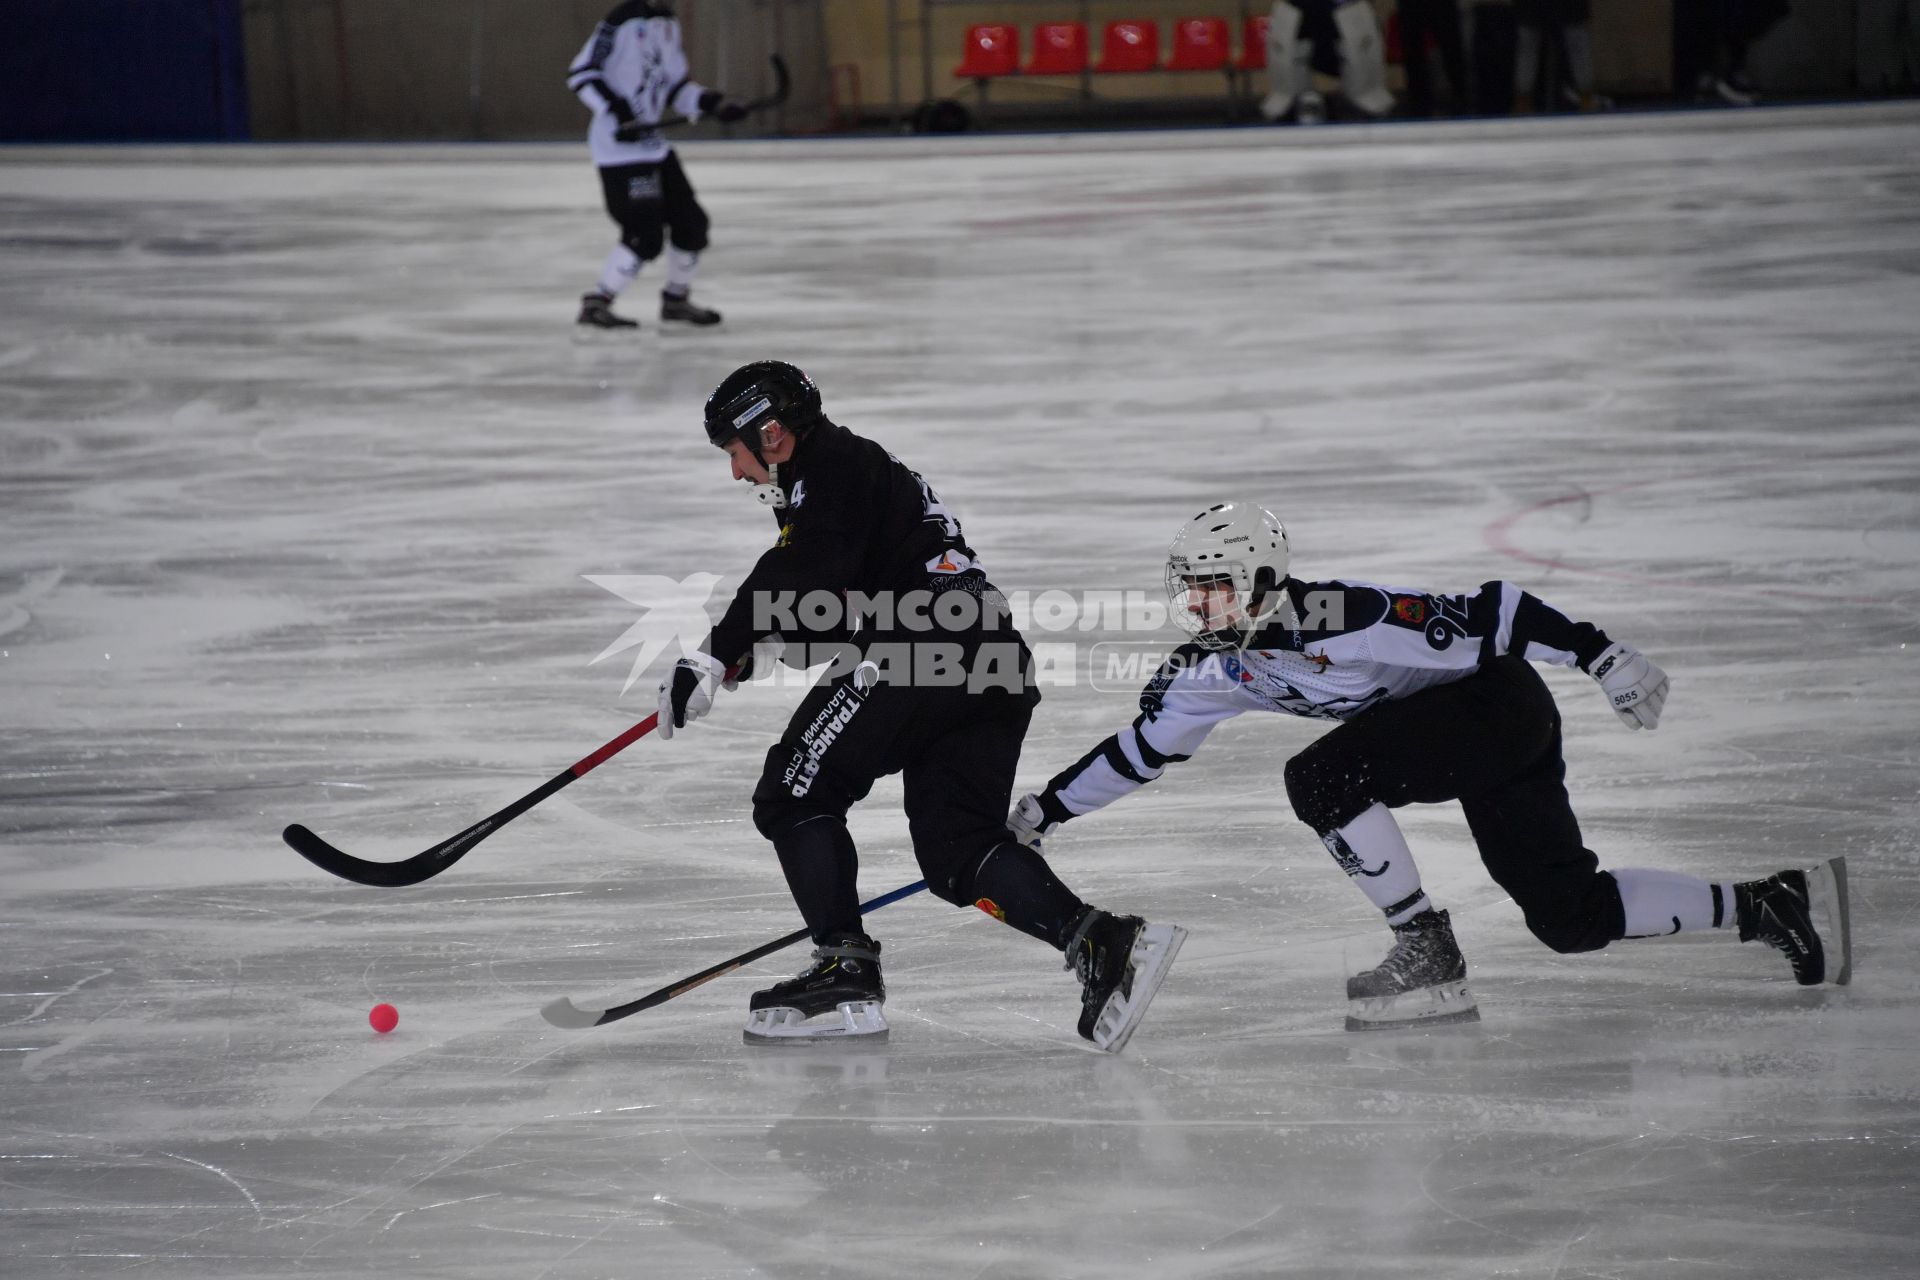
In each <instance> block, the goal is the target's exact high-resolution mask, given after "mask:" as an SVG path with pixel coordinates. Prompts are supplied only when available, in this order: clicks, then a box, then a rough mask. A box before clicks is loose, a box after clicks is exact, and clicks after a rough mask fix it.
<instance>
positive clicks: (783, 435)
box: [722, 422, 798, 484]
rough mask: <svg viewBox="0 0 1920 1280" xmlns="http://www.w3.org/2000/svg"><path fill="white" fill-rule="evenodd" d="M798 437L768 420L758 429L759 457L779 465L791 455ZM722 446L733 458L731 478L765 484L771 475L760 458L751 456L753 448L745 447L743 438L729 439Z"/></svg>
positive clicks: (789, 458) (790, 457)
mask: <svg viewBox="0 0 1920 1280" xmlns="http://www.w3.org/2000/svg"><path fill="white" fill-rule="evenodd" d="M797 440H798V437H796V436H793V435H790V434H788V432H787V430H786V429H785V428H784V427H782V426H781V425H780V424H779V423H778V422H768V423H767V424H766V426H764V427H762V428H761V429H760V457H761V458H765V459H766V460H767V462H769V463H771V464H772V465H774V466H776V467H777V466H779V465H780V464H781V463H783V462H787V461H789V460H791V459H792V457H793V450H794V447H795V445H796V443H797ZM722 448H724V449H726V451H727V456H728V457H729V458H731V459H733V478H734V479H735V480H745V481H747V482H748V483H750V484H765V483H767V481H768V480H770V479H772V477H771V476H770V475H769V474H768V473H767V468H766V466H765V465H764V464H762V463H761V461H760V458H756V457H754V456H753V450H751V449H749V448H747V445H746V442H745V441H744V440H737V439H736V440H729V441H727V443H726V444H725V445H723V446H722Z"/></svg>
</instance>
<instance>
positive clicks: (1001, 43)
mask: <svg viewBox="0 0 1920 1280" xmlns="http://www.w3.org/2000/svg"><path fill="white" fill-rule="evenodd" d="M1019 72H1020V33H1019V32H1018V31H1017V30H1016V29H1015V28H1013V27H1008V26H1001V25H998V24H992V25H980V26H972V27H968V28H967V40H966V45H965V53H964V54H963V55H962V56H961V59H960V65H959V66H957V67H955V68H954V69H953V74H954V76H955V78H957V79H960V80H989V79H992V78H993V77H995V76H1011V75H1018V74H1019ZM983 87H984V86H983Z"/></svg>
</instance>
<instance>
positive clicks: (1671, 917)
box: [1612, 867, 1734, 938]
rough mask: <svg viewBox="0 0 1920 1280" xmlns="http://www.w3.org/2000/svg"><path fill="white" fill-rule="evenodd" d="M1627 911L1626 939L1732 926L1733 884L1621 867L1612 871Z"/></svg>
mask: <svg viewBox="0 0 1920 1280" xmlns="http://www.w3.org/2000/svg"><path fill="white" fill-rule="evenodd" d="M1612 875H1613V879H1614V882H1615V883H1616V884H1618V885H1619V886H1620V905H1621V906H1623V907H1625V908H1626V910H1627V936H1628V937H1629V938H1661V937H1665V936H1667V935H1668V934H1673V933H1682V932H1686V931H1690V930H1698V929H1730V928H1732V927H1733V924H1734V919H1733V885H1732V884H1731V883H1727V884H1710V883H1708V882H1707V881H1705V880H1701V879H1698V878H1697V877H1694V876H1683V875H1681V874H1680V873H1679V872H1677V871H1650V870H1648V869H1647V868H1645V867H1620V868H1615V869H1614V870H1613V871H1612Z"/></svg>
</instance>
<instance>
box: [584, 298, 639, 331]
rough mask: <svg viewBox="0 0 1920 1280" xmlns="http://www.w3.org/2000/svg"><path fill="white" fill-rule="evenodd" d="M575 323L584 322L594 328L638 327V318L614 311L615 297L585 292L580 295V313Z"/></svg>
mask: <svg viewBox="0 0 1920 1280" xmlns="http://www.w3.org/2000/svg"><path fill="white" fill-rule="evenodd" d="M574 323H575V324H583V325H586V326H588V327H589V328H593V329H638V328H639V327H640V322H639V321H638V320H629V319H627V318H626V317H625V316H617V315H615V314H614V313H613V299H612V298H609V297H608V296H607V295H606V294H604V293H583V294H581V295H580V314H579V315H578V316H577V317H575V319H574Z"/></svg>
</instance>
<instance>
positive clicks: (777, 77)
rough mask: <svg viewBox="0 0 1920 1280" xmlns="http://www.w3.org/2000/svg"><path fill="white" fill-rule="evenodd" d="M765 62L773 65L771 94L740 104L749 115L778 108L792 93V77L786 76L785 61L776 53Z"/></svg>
mask: <svg viewBox="0 0 1920 1280" xmlns="http://www.w3.org/2000/svg"><path fill="white" fill-rule="evenodd" d="M767 61H768V62H771V63H772V64H773V92H772V93H769V94H766V95H764V96H762V97H758V98H753V99H751V100H749V101H747V102H743V103H741V104H740V105H741V106H742V107H743V108H745V109H746V111H747V113H748V114H749V115H751V114H752V113H753V112H755V111H765V110H766V109H767V108H768V107H777V106H779V105H780V104H781V103H783V102H785V101H786V100H787V95H788V94H789V93H791V92H793V77H792V76H790V75H788V74H787V60H786V59H785V58H782V57H781V56H780V55H779V54H777V53H776V54H773V55H772V56H770V57H769V58H768V59H767Z"/></svg>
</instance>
